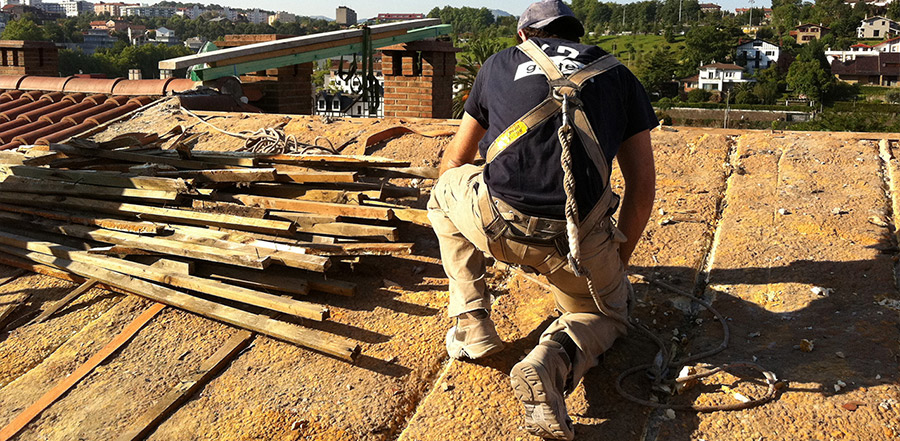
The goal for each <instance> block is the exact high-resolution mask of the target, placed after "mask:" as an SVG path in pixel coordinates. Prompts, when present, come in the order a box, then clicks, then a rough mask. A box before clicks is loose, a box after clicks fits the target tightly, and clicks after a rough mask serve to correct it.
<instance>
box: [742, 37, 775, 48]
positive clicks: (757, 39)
mask: <svg viewBox="0 0 900 441" xmlns="http://www.w3.org/2000/svg"><path fill="white" fill-rule="evenodd" d="M754 41H761V42H763V43H767V44H771V45H772V46H778V45H777V44H775V43H771V42H768V41H766V40H763V39H762V38H754V39H752V40H743V39H742V40H738V44H737V45H738V46H743V45H745V44H747V43H753V42H754Z"/></svg>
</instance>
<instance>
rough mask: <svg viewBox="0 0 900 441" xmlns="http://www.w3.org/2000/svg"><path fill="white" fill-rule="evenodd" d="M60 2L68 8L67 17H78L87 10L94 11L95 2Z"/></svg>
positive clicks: (79, 0)
mask: <svg viewBox="0 0 900 441" xmlns="http://www.w3.org/2000/svg"><path fill="white" fill-rule="evenodd" d="M59 4H61V5H62V6H63V8H65V10H66V17H77V16H79V15H81V14H83V13H85V12H89V11H90V12H93V11H94V4H93V3H91V2H86V1H82V0H63V1H61V2H60V3H59Z"/></svg>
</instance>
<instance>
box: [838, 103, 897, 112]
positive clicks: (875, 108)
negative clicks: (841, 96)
mask: <svg viewBox="0 0 900 441" xmlns="http://www.w3.org/2000/svg"><path fill="white" fill-rule="evenodd" d="M832 109H833V110H834V111H835V112H873V113H900V104H885V103H849V102H845V101H842V102H837V103H834V106H833V107H832Z"/></svg>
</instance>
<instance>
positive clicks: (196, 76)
mask: <svg viewBox="0 0 900 441" xmlns="http://www.w3.org/2000/svg"><path fill="white" fill-rule="evenodd" d="M451 30H452V26H451V25H449V24H445V25H437V26H430V27H427V28H422V29H414V30H412V31H409V32H407V33H406V34H403V35H397V36H394V37H388V38H382V39H378V40H373V41H372V46H373V47H375V48H380V47H385V46H391V45H395V44H400V43H409V42H411V41H417V40H423V39H425V38H431V37H437V36H439V35H447V34H449V33H450V32H451ZM362 46H363V44H362V41H360V42H359V43H353V44H347V45H344V46H337V47H333V48H328V49H320V50H316V51H311V52H303V53H299V54H295V55H286V56H282V57H274V58H267V59H264V60H259V61H251V62H247V63H240V64H233V65H230V66H219V67H207V68H198V69H194V70H193V71H192V72H191V78H192V79H193V80H194V81H209V80H213V79H216V78H222V77H227V76H238V75H243V74H245V73H249V72H257V71H262V70H266V69H275V68H279V67H284V66H292V65H295V64H302V63H308V62H310V61H315V60H322V59H326V58H332V57H339V56H341V55H350V54H355V53H359V52H360V51H361V50H362ZM160 64H162V62H160Z"/></svg>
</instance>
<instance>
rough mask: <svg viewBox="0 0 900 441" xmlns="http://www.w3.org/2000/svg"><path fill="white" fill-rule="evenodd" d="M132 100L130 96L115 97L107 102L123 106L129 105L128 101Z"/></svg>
mask: <svg viewBox="0 0 900 441" xmlns="http://www.w3.org/2000/svg"><path fill="white" fill-rule="evenodd" d="M130 99H131V97H130V96H124V95H123V96H114V97H111V98H108V99H107V100H106V101H107V102H110V103H116V105H117V106H121V105H122V104H125V103H127V102H128V100H130Z"/></svg>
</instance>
